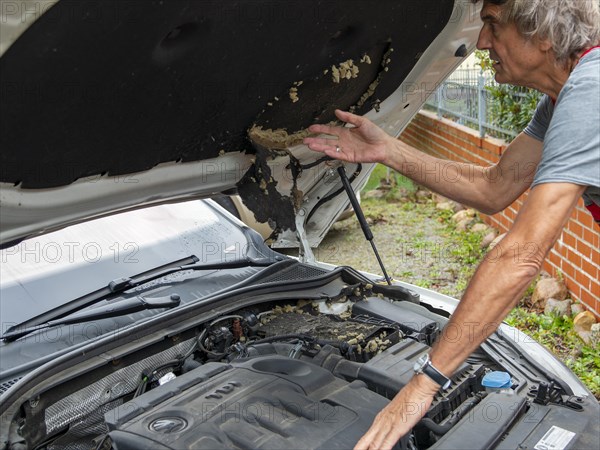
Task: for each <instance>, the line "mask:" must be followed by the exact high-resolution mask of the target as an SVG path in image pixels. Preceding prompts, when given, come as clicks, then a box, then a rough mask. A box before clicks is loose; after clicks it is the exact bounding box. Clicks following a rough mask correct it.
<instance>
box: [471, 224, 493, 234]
mask: <svg viewBox="0 0 600 450" xmlns="http://www.w3.org/2000/svg"><path fill="white" fill-rule="evenodd" d="M489 229H490V227H488V226H487V225H486V224H485V223H476V224H475V225H473V226H472V227H471V231H472V232H473V233H486V232H487V231H488V230H489Z"/></svg>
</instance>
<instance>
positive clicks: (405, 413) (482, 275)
mask: <svg viewBox="0 0 600 450" xmlns="http://www.w3.org/2000/svg"><path fill="white" fill-rule="evenodd" d="M584 190H585V187H584V186H578V185H575V184H570V183H549V184H542V185H538V186H536V187H535V188H534V189H532V191H531V193H530V195H529V196H528V197H527V200H526V202H525V205H524V206H523V208H522V209H521V211H520V212H519V215H518V217H517V219H516V221H515V224H514V226H513V228H512V229H511V231H510V232H509V233H508V234H507V236H506V237H505V238H504V239H503V240H502V241H501V242H500V243H499V244H498V246H496V247H495V248H494V249H493V250H492V251H491V252H490V254H488V256H487V257H486V259H485V260H484V261H483V262H482V263H481V264H480V266H479V267H478V269H477V272H476V274H475V276H474V277H473V278H472V280H471V282H470V283H469V286H468V288H467V290H466V292H465V294H464V296H463V298H462V300H461V301H460V304H459V306H458V308H457V309H456V311H455V312H454V314H453V315H452V317H451V319H450V321H449V323H448V324H447V325H446V327H445V328H444V332H443V333H442V337H441V338H440V339H439V340H438V342H437V343H436V344H435V345H434V347H433V349H432V351H431V361H432V363H433V365H434V366H435V367H437V368H438V369H439V370H441V371H442V372H443V373H445V374H447V375H450V374H451V373H452V372H453V371H454V370H456V368H457V367H458V366H459V365H460V364H461V363H462V361H464V360H465V359H466V358H467V357H468V356H469V355H470V354H471V353H472V352H473V351H474V350H475V349H476V348H477V347H478V346H479V345H480V344H481V343H482V342H483V341H484V340H485V339H486V338H487V337H488V336H489V335H490V334H492V333H493V332H494V330H495V329H496V327H497V326H498V325H499V323H500V322H501V321H502V320H503V319H504V317H505V316H506V315H507V314H508V312H509V311H510V310H511V308H513V307H514V306H515V304H516V303H517V301H518V299H519V298H520V297H521V295H522V294H523V292H524V291H525V289H526V288H527V286H528V285H529V284H530V283H531V281H532V280H533V278H534V277H535V275H536V274H537V273H538V271H539V269H540V267H541V265H542V262H543V260H544V258H545V256H546V254H547V253H548V251H549V250H550V249H551V248H552V245H553V244H554V242H555V241H556V239H557V238H558V236H559V235H560V233H561V231H562V228H563V227H564V225H565V223H566V221H567V220H568V218H569V216H570V214H571V211H572V210H573V208H574V207H575V205H576V204H577V200H578V199H579V197H580V196H581V194H582V193H583V191H584ZM438 388H439V386H437V385H436V384H435V383H434V382H433V381H432V380H430V379H429V378H428V377H427V376H425V375H418V376H415V377H414V378H413V379H412V380H411V381H410V382H409V383H408V384H407V385H406V386H405V387H404V388H402V390H401V391H400V392H399V393H398V394H397V395H396V397H394V399H393V400H392V401H391V402H390V403H389V404H388V406H386V407H385V408H384V409H383V410H382V411H381V412H380V413H379V414H378V415H377V417H376V419H375V421H374V422H373V425H372V426H371V428H370V429H369V431H367V433H366V434H365V435H364V436H363V437H362V439H361V440H360V441H359V442H358V443H357V445H356V449H391V448H392V447H393V445H394V444H395V443H396V442H397V441H398V439H400V437H401V436H403V435H405V434H406V433H408V432H409V431H410V430H411V428H413V427H414V426H415V425H416V424H417V422H418V421H419V420H420V419H421V417H422V416H423V415H424V414H425V413H426V412H427V410H428V408H429V406H430V405H431V401H432V399H433V396H434V394H435V393H436V392H437V389H438Z"/></svg>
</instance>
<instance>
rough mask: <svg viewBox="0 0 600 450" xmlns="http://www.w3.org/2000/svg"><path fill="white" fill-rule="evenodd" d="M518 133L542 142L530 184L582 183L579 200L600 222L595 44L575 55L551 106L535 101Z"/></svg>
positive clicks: (599, 92)
mask: <svg viewBox="0 0 600 450" xmlns="http://www.w3.org/2000/svg"><path fill="white" fill-rule="evenodd" d="M524 132H525V134H527V135H529V136H531V137H533V138H535V139H537V140H539V141H543V143H544V147H543V151H542V159H541V161H540V164H539V165H538V168H537V172H536V173H535V177H534V179H533V183H532V185H531V187H534V186H536V185H538V184H542V183H561V182H562V183H564V182H566V183H575V184H579V185H582V186H588V188H587V189H586V190H585V192H584V194H583V200H584V202H585V205H586V206H587V207H588V209H589V210H590V212H591V213H592V215H593V216H594V219H595V220H596V222H598V223H600V48H596V49H594V50H592V51H591V52H589V53H587V54H586V55H584V56H583V57H582V58H581V60H580V61H579V63H578V64H577V66H575V69H574V70H573V72H571V75H570V76H569V79H568V80H567V82H566V83H565V85H564V86H563V88H562V90H561V91H560V94H559V96H558V98H557V99H556V104H554V103H553V102H552V99H551V98H550V97H549V96H547V95H545V96H544V97H543V98H542V100H540V103H539V104H538V107H537V109H536V111H535V114H534V116H533V119H531V122H530V123H529V125H528V126H527V128H526V129H525V130H524Z"/></svg>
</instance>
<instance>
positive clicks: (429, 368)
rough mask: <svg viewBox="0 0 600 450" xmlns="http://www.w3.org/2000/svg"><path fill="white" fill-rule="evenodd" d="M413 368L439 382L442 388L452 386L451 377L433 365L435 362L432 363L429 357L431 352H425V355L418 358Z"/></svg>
mask: <svg viewBox="0 0 600 450" xmlns="http://www.w3.org/2000/svg"><path fill="white" fill-rule="evenodd" d="M413 370H414V371H415V373H416V374H419V373H423V374H425V375H427V376H428V377H429V378H431V379H432V380H433V381H435V382H436V383H437V384H439V385H440V386H441V388H442V389H448V388H449V387H450V383H451V381H450V378H448V377H447V376H446V375H444V374H443V373H442V372H440V371H439V370H437V369H436V368H435V367H433V364H431V360H430V359H429V353H425V354H424V355H423V356H421V357H420V358H419V359H417V362H415V365H414V367H413Z"/></svg>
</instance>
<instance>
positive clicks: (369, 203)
mask: <svg viewBox="0 0 600 450" xmlns="http://www.w3.org/2000/svg"><path fill="white" fill-rule="evenodd" d="M362 208H363V211H364V213H365V216H366V217H367V220H368V222H369V223H370V225H371V230H372V232H373V235H374V236H375V238H374V241H375V244H376V246H377V249H378V251H379V254H380V256H381V259H382V260H383V263H384V265H385V268H386V270H387V272H388V274H389V275H390V277H392V278H394V279H397V280H402V281H405V282H408V283H412V284H416V285H418V286H422V287H427V288H431V289H434V290H437V291H439V292H442V293H444V294H447V295H450V296H453V297H456V298H460V296H461V295H462V291H463V289H464V287H465V286H464V283H465V280H464V279H463V278H464V277H463V276H461V272H463V273H464V267H463V262H462V261H461V260H460V258H458V257H456V256H455V255H454V254H455V253H456V252H457V251H458V250H459V248H458V246H459V245H460V244H459V243H457V242H453V240H452V238H451V237H450V236H449V235H448V232H447V228H446V226H445V225H444V224H443V223H441V220H440V219H439V211H437V210H436V209H435V206H434V205H433V203H432V202H431V201H427V202H425V203H419V204H417V203H414V202H410V201H409V202H398V201H390V200H384V199H364V200H363V201H362ZM315 256H316V257H317V259H318V260H320V261H324V262H329V263H332V264H336V265H349V266H352V267H354V268H356V269H360V270H365V271H368V272H371V273H374V274H382V272H381V269H380V268H379V265H378V263H377V260H376V258H375V255H374V254H373V251H372V249H371V245H370V244H369V242H368V241H367V240H366V239H365V237H364V235H363V233H362V230H361V228H360V226H359V224H358V221H357V219H356V218H355V217H351V218H349V219H346V220H344V221H341V222H338V223H336V224H335V225H334V226H333V228H332V229H331V230H330V231H329V233H328V234H327V236H326V238H325V239H324V240H323V242H322V243H321V245H320V246H319V248H318V249H316V253H315Z"/></svg>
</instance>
